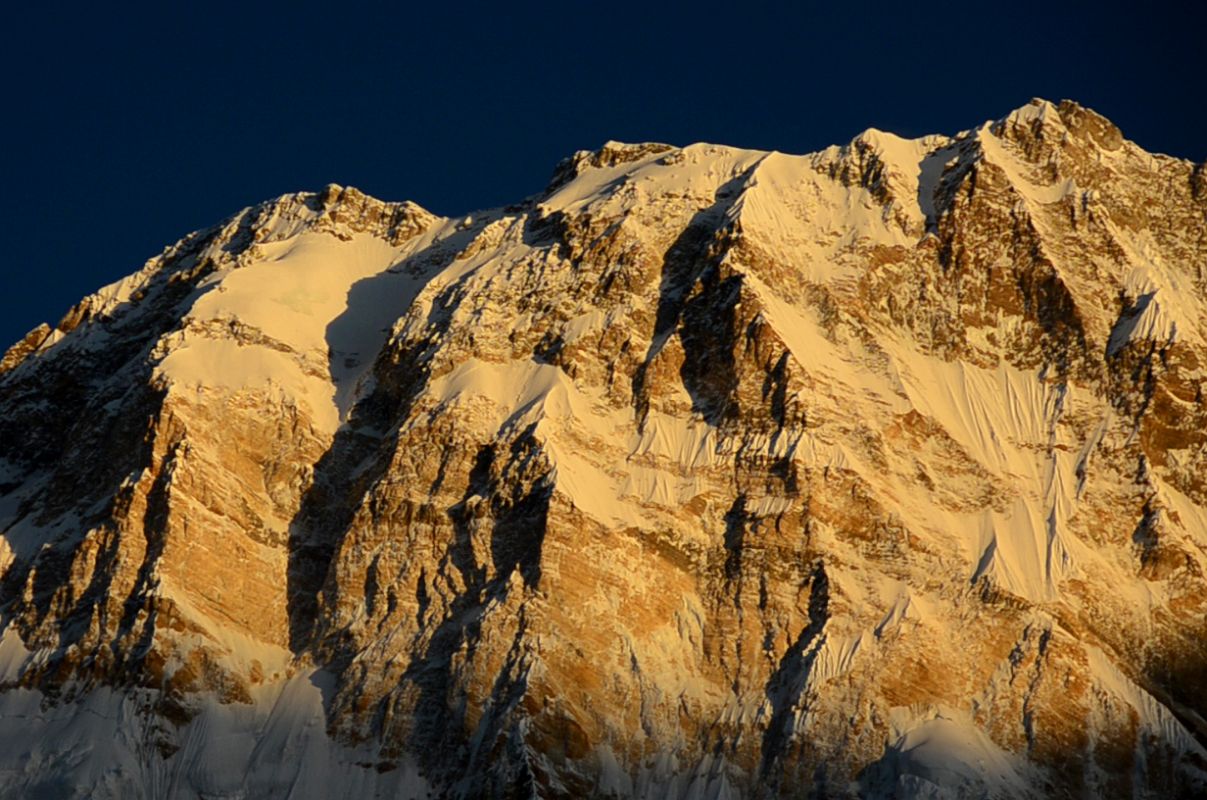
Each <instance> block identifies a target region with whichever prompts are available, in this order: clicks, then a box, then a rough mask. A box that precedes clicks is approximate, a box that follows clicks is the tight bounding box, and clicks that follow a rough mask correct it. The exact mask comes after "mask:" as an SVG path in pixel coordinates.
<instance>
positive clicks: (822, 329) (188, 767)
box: [0, 100, 1207, 800]
mask: <svg viewBox="0 0 1207 800" xmlns="http://www.w3.org/2000/svg"><path fill="white" fill-rule="evenodd" d="M1113 130H1114V129H1113V126H1110V125H1109V123H1107V122H1106V121H1105V120H1103V119H1102V118H1101V117H1099V116H1098V115H1096V114H1094V112H1091V111H1089V110H1087V109H1084V108H1082V107H1080V106H1078V105H1076V104H1072V103H1068V102H1067V101H1064V102H1061V103H1059V104H1056V105H1053V104H1052V103H1049V102H1047V101H1042V100H1037V101H1033V102H1032V103H1031V104H1028V105H1027V106H1025V107H1023V108H1022V109H1017V110H1015V111H1014V112H1012V113H1010V114H1008V115H1006V116H1005V117H1002V118H1001V119H999V120H998V121H996V122H994V123H989V124H987V125H986V126H982V127H979V128H976V129H974V130H971V131H966V132H964V133H959V134H956V135H954V136H950V137H949V136H928V137H922V138H919V139H904V138H901V137H898V136H895V135H893V134H891V133H886V132H882V131H877V130H874V129H868V130H866V131H864V132H863V133H861V134H859V135H858V136H856V137H855V138H854V139H852V140H851V141H850V142H848V143H846V144H843V145H835V146H834V147H830V148H826V149H825V150H822V151H820V152H818V153H813V154H807V155H791V154H785V153H779V152H766V151H760V150H750V149H741V148H736V147H726V146H721V145H715V144H694V145H689V146H686V147H682V148H677V147H671V146H669V145H664V144H652V143H646V144H622V143H617V142H607V143H605V144H604V145H603V146H602V147H600V148H599V149H598V150H594V151H582V152H579V153H576V154H575V155H573V156H571V157H570V158H569V159H567V160H565V161H563V162H562V164H561V165H560V166H559V168H558V170H557V174H556V176H555V178H554V181H553V183H552V185H551V186H550V187H549V189H548V190H547V191H546V192H544V193H542V194H541V195H539V196H537V197H534V198H529V199H527V200H525V201H524V202H521V203H517V204H514V205H508V206H503V207H501V208H497V209H492V210H488V211H484V212H480V213H474V214H472V215H465V216H460V217H457V218H453V219H445V218H442V217H438V216H435V215H433V214H431V213H429V212H427V211H425V210H424V209H422V208H421V207H419V206H417V205H415V204H413V203H391V202H385V201H381V200H377V199H374V198H372V197H369V196H367V195H365V194H364V193H362V192H360V191H359V190H357V189H354V188H351V187H345V186H340V185H336V184H331V185H328V186H326V187H324V188H321V189H319V190H318V191H316V192H299V193H293V194H287V195H283V196H281V197H280V198H277V199H275V200H272V201H269V202H266V203H262V204H259V205H256V206H253V207H251V208H248V209H244V210H243V211H241V212H239V213H238V214H236V215H234V216H232V217H231V218H229V219H228V220H226V221H224V222H222V223H220V224H218V225H216V226H214V227H212V228H209V229H206V230H203V231H199V232H197V233H195V234H191V235H190V236H187V237H185V238H184V239H182V240H181V241H180V242H178V243H177V244H175V245H173V246H171V247H169V248H167V249H166V250H165V251H164V252H163V253H162V254H161V255H160V256H157V257H156V258H153V259H151V260H150V261H148V262H147V264H146V265H144V266H143V267H142V268H141V269H140V270H138V271H137V272H135V273H134V274H132V275H131V276H129V277H128V278H125V279H123V280H122V281H119V282H117V283H115V284H112V285H111V286H109V287H105V288H104V289H102V290H100V291H99V292H97V293H96V294H94V295H91V296H89V297H88V298H85V299H84V300H82V301H81V303H79V304H78V305H77V306H76V307H75V308H73V310H72V311H70V312H69V313H68V314H67V315H66V316H65V317H64V318H63V321H62V322H60V324H59V325H58V327H57V328H56V329H51V328H50V327H49V326H41V327H39V328H38V329H36V330H35V331H33V332H31V333H30V334H29V335H28V336H27V337H25V339H23V340H22V342H20V343H19V344H18V345H17V346H15V347H14V348H11V349H10V350H9V351H8V353H7V354H6V355H5V356H4V358H3V360H2V361H0V719H7V720H10V721H12V724H10V725H8V726H3V725H0V745H3V746H0V773H3V774H4V775H6V776H9V777H8V778H6V780H5V781H4V782H0V800H2V799H3V798H6V797H9V796H15V795H19V794H25V795H36V794H39V793H41V794H45V795H48V796H49V795H54V796H79V797H82V796H91V797H96V798H108V797H146V796H156V795H158V794H162V788H163V787H164V786H173V787H177V788H178V789H179V790H180V792H181V793H184V794H189V795H190V796H191V795H197V796H202V795H204V796H232V797H233V796H257V797H259V796H278V795H284V794H288V793H290V792H294V793H295V794H296V793H298V792H301V793H303V794H306V795H307V796H315V797H319V796H335V795H341V794H349V793H351V794H355V795H358V796H360V795H363V796H376V795H383V796H406V797H412V796H428V795H432V796H439V795H446V796H449V797H462V798H468V797H492V796H511V793H514V792H515V791H516V790H517V789H518V790H519V791H521V792H522V793H525V796H532V797H535V798H543V797H550V798H552V797H563V796H582V797H596V796H600V797H602V796H613V797H617V796H618V797H641V796H645V797H651V796H659V797H662V796H667V797H679V798H681V800H686V798H688V797H692V798H696V797H705V796H708V797H714V796H715V797H719V796H727V797H750V798H756V797H759V798H766V797H778V796H793V795H794V794H802V793H803V794H817V795H825V794H833V793H834V792H835V791H839V792H840V793H846V794H851V793H856V792H857V793H858V794H860V795H861V796H864V797H869V798H890V797H891V798H922V797H935V796H944V795H961V796H976V797H989V798H993V797H1023V798H1039V797H1048V796H1054V795H1058V796H1064V795H1067V796H1081V795H1087V794H1088V795H1093V796H1125V797H1141V798H1146V799H1147V798H1153V800H1155V798H1157V797H1163V796H1203V795H1204V792H1205V791H1207V771H1205V770H1204V766H1203V765H1204V764H1207V723H1205V722H1204V720H1207V699H1205V698H1207V695H1205V694H1204V692H1202V691H1200V690H1199V689H1200V687H1201V686H1202V685H1203V684H1204V680H1205V677H1207V624H1205V623H1204V620H1205V619H1207V583H1205V581H1204V577H1203V576H1204V575H1207V479H1205V478H1204V476H1205V475H1207V404H1205V402H1204V397H1205V396H1207V375H1205V374H1204V370H1203V365H1204V364H1207V304H1205V302H1204V300H1203V298H1204V297H1207V276H1205V275H1204V271H1203V269H1201V268H1200V267H1199V265H1202V264H1204V263H1207V262H1205V258H1207V254H1205V253H1204V241H1203V239H1202V236H1201V235H1200V232H1201V231H1202V220H1203V216H1202V214H1203V205H1202V203H1203V200H1202V198H1203V196H1204V195H1203V192H1202V190H1201V180H1202V176H1201V172H1200V171H1196V170H1195V169H1194V168H1193V166H1192V165H1190V164H1188V163H1185V162H1182V161H1178V160H1176V159H1163V158H1154V157H1149V156H1148V155H1147V154H1145V153H1144V152H1143V151H1142V150H1140V149H1139V148H1138V147H1136V146H1135V145H1132V144H1130V143H1123V142H1122V138H1121V137H1119V138H1118V141H1116V140H1115V137H1114V134H1112V131H1113ZM1112 146H1114V147H1115V149H1111V148H1112ZM5 731H8V733H9V735H8V738H4V736H3V734H4V732H5ZM232 743H234V744H232ZM835 787H839V788H838V789H836V788H835Z"/></svg>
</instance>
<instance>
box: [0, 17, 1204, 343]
mask: <svg viewBox="0 0 1207 800" xmlns="http://www.w3.org/2000/svg"><path fill="white" fill-rule="evenodd" d="M17 5H18V4H11V3H10V4H8V8H7V9H6V10H5V11H4V13H3V18H2V21H0V62H2V66H3V75H4V77H3V85H4V90H5V91H4V103H3V106H2V108H3V118H4V122H3V124H2V125H0V144H2V145H3V153H4V155H3V176H4V178H5V180H4V190H3V192H2V193H0V225H2V226H3V230H2V231H0V233H2V235H3V240H4V243H5V246H4V248H3V250H2V251H0V253H2V255H0V258H2V259H3V261H2V262H0V264H2V267H0V281H2V283H0V340H3V342H4V343H3V344H0V350H2V349H3V348H4V347H6V346H7V344H8V343H10V342H11V341H13V340H15V339H16V338H17V337H19V336H20V335H21V334H23V333H24V332H25V331H26V330H28V329H29V328H31V327H32V326H34V325H35V324H37V323H38V322H40V321H43V320H46V321H49V322H52V323H53V322H54V321H56V320H58V318H59V317H60V316H61V314H62V313H63V311H65V310H66V309H67V308H68V307H69V306H70V305H71V304H73V303H74V302H75V301H76V300H78V299H79V298H80V297H81V296H83V295H84V294H86V293H88V292H90V291H92V290H94V289H96V288H97V287H99V286H101V285H103V284H105V283H108V282H110V281H112V280H115V279H117V278H119V277H121V276H122V275H125V274H127V273H129V272H131V271H133V270H135V269H137V268H138V267H139V266H141V264H142V263H143V261H144V260H145V259H146V258H148V257H150V256H152V255H154V254H156V253H158V252H159V251H160V250H161V249H162V248H163V247H164V246H165V245H167V244H169V243H171V242H173V241H175V240H176V239H178V238H180V237H181V236H183V235H184V234H186V233H188V232H189V231H191V230H194V229H196V228H200V227H204V226H207V225H209V224H212V223H214V222H217V221H218V220H220V219H221V218H223V217H225V216H227V215H229V214H231V213H233V212H235V211H237V210H238V209H239V208H241V207H243V206H245V205H249V204H251V203H254V202H257V201H259V200H264V199H267V198H269V197H273V196H276V195H279V194H282V193H284V192H287V191H294V190H298V189H315V188H318V187H321V186H322V185H324V184H326V183H330V182H336V183H342V184H351V185H355V186H358V187H360V188H362V189H364V190H365V191H367V192H369V193H371V194H373V195H376V196H378V197H382V198H384V199H391V200H401V199H411V200H414V201H416V202H418V203H419V204H421V205H423V206H425V207H427V208H429V209H431V210H433V211H436V212H439V213H445V214H453V213H458V212H464V211H468V210H472V209H474V208H480V207H485V206H490V205H496V204H500V203H504V202H510V201H513V200H517V199H519V198H521V197H523V196H524V195H526V194H529V193H531V192H533V191H536V190H537V189H539V188H540V187H541V186H543V185H544V182H545V179H546V178H547V177H548V175H549V172H550V170H551V169H552V167H553V165H554V164H555V163H556V162H557V161H558V160H559V159H560V158H562V157H563V156H565V155H568V154H569V153H571V152H573V151H574V150H576V149H581V148H588V147H595V146H598V145H599V144H601V143H602V142H604V141H605V140H607V139H620V140H628V141H643V140H659V141H666V142H671V143H674V144H687V143H690V142H693V141H701V140H709V141H716V142H723V143H726V144H733V145H738V146H744V147H756V148H767V149H771V148H774V149H778V150H783V151H786V152H808V151H811V150H816V149H818V148H821V147H824V146H826V145H828V144H831V143H835V142H843V141H847V140H849V139H850V138H851V137H852V136H853V135H854V134H856V133H857V132H859V131H860V130H863V129H864V128H867V127H877V128H882V129H885V130H891V131H894V132H897V133H900V134H903V135H918V134H922V133H930V132H938V133H954V132H955V131H957V130H961V129H964V128H968V127H971V126H973V125H976V124H978V123H980V122H981V121H983V120H985V119H990V118H994V117H998V116H1001V115H1002V114H1004V113H1006V112H1007V111H1009V110H1010V109H1012V108H1014V107H1017V106H1019V105H1022V104H1023V103H1025V102H1026V101H1027V100H1028V99H1029V98H1030V97H1032V96H1036V95H1038V96H1043V97H1048V98H1050V99H1053V100H1058V99H1060V98H1064V97H1070V98H1073V99H1076V100H1078V101H1080V102H1082V103H1083V104H1086V105H1089V106H1091V107H1092V108H1095V109H1096V110H1098V111H1100V112H1101V113H1103V114H1105V115H1106V116H1108V117H1110V118H1111V119H1113V120H1114V121H1115V122H1116V123H1117V124H1118V125H1119V126H1120V127H1121V128H1122V129H1123V131H1124V134H1125V135H1126V136H1127V137H1128V138H1130V139H1133V140H1135V141H1136V142H1138V143H1139V144H1141V145H1142V146H1144V147H1145V148H1148V149H1150V150H1154V151H1159V152H1166V153H1170V154H1173V155H1178V156H1182V157H1186V158H1192V159H1194V160H1196V161H1201V160H1204V159H1205V158H1207V88H1205V87H1207V81H1205V78H1207V56H1205V52H1204V49H1205V48H1207V42H1205V41H1204V38H1203V37H1204V32H1205V31H1207V15H1205V14H1204V12H1203V11H1202V10H1201V9H1202V8H1203V7H1204V5H1205V4H1203V3H1200V2H1197V0H1183V2H1178V3H1172V2H1171V3H1167V4H1165V5H1162V4H1160V3H1156V4H1154V3H1148V4H1147V5H1145V4H1140V3H1128V4H1118V5H1117V6H1116V5H1114V4H1111V3H1081V2H1069V3H1060V2H1044V3H1030V2H1019V1H1018V0H1000V2H996V3H992V4H990V3H982V2H972V1H971V0H970V1H969V2H965V3H958V4H942V3H917V2H908V3H907V2H898V3H891V4H890V3H875V2H850V3H841V4H839V3H827V4H818V3H810V2H794V3H761V2H757V0H731V2H727V3H713V2H704V1H703V0H701V2H695V3H658V2H654V0H646V2H640V3H631V2H606V3H604V2H600V3H595V2H590V3H589V2H575V0H561V1H560V2H556V3H536V2H533V3H511V4H505V5H504V4H499V5H486V4H478V3H473V2H461V3H433V2H426V3H424V4H423V6H422V7H419V5H418V4H411V3H397V4H389V5H387V4H381V5H376V4H374V5H360V4H357V3H353V2H330V1H328V2H322V3H312V2H305V1H304V0H297V1H296V2H294V3H292V4H289V5H288V6H285V5H282V6H281V7H278V8H275V9H269V8H268V7H267V6H264V5H259V4H254V3H251V2H243V3H232V4H225V3H216V2H209V3H196V4H176V3H163V4H156V5H155V6H148V7H146V8H135V7H134V6H133V4H128V5H125V6H122V5H120V4H112V5H110V4H104V5H102V4H91V5H89V6H83V4H81V8H78V9H72V8H71V7H70V6H71V4H66V5H64V4H53V5H52V4H23V5H26V6H33V5H40V6H44V7H46V10H43V11H38V10H34V9H33V8H32V7H30V8H15V6H17ZM186 5H188V6H193V8H191V9H189V10H173V9H170V8H168V6H181V7H183V6H186ZM990 5H992V6H995V7H996V8H994V9H993V11H992V12H990V11H988V10H987V9H988V7H989V6H990ZM1142 7H1143V9H1142V10H1141V8H1142Z"/></svg>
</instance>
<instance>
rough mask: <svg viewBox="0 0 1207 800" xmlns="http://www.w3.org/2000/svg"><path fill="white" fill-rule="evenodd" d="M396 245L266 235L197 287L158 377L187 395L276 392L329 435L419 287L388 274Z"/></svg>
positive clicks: (398, 252)
mask: <svg viewBox="0 0 1207 800" xmlns="http://www.w3.org/2000/svg"><path fill="white" fill-rule="evenodd" d="M271 233H272V231H271V229H270V236H271ZM404 249H405V246H393V245H391V244H390V243H388V242H386V241H383V240H382V239H380V238H378V237H376V236H373V235H371V234H368V233H359V234H354V235H353V236H351V237H350V238H349V239H348V240H347V241H343V240H340V239H337V238H335V237H332V236H330V235H327V234H323V233H310V232H306V233H301V234H298V235H296V236H290V237H289V238H284V239H279V240H271V239H270V241H268V243H266V244H263V245H261V246H260V248H259V252H258V253H257V258H256V260H255V261H254V262H252V263H250V264H247V265H245V266H241V267H238V268H231V269H229V270H224V271H222V272H218V273H215V274H214V275H213V276H211V277H210V278H207V279H206V280H205V281H203V282H202V283H201V284H200V286H199V287H198V291H199V293H200V294H201V296H200V297H199V298H198V300H197V302H196V303H194V304H193V306H192V308H191V309H190V310H189V312H188V314H187V315H186V316H185V318H184V320H183V330H182V331H181V335H180V336H179V340H178V341H173V342H170V344H169V345H168V347H169V352H168V353H167V354H166V355H165V356H164V357H163V359H162V360H161V361H160V362H159V366H158V368H157V372H156V374H157V376H160V377H162V378H164V379H166V381H167V382H168V383H170V384H175V385H179V386H181V387H182V388H190V389H197V388H198V387H200V388H202V389H206V388H209V389H225V390H229V391H241V390H276V391H279V392H281V393H283V394H284V395H286V396H287V397H289V398H292V399H294V400H297V401H300V402H301V403H302V404H304V406H305V407H306V409H307V410H308V412H309V415H310V417H311V418H312V420H313V421H314V424H315V426H316V427H317V428H318V429H319V430H321V431H323V432H324V433H326V434H327V435H333V434H334V433H335V430H336V428H338V427H339V424H340V423H341V422H342V421H343V420H344V419H345V418H346V416H347V413H348V410H349V409H350V408H351V406H352V403H353V401H354V399H355V397H356V386H357V383H358V381H359V379H360V378H361V376H363V375H364V373H365V372H366V371H367V370H368V369H369V367H371V366H372V364H373V359H374V358H376V356H377V352H378V350H380V348H381V346H382V345H383V344H384V343H385V340H386V335H387V333H388V332H389V328H390V325H391V324H392V323H393V321H394V320H395V319H397V318H398V316H399V315H400V314H401V312H402V311H403V310H405V309H406V308H407V307H408V306H409V305H410V298H411V297H412V296H413V295H414V294H415V292H416V288H417V286H418V285H419V280H418V279H417V278H416V277H415V276H412V275H408V274H406V273H397V272H390V268H391V267H392V266H393V265H395V264H397V263H398V261H399V260H400V257H401V256H402V253H403V252H404ZM210 288H212V289H213V291H208V290H209V289H210ZM224 328H225V329H226V330H223V329H224ZM235 328H237V330H238V332H239V336H238V338H234V337H231V335H230V332H231V329H235ZM215 334H216V335H215Z"/></svg>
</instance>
